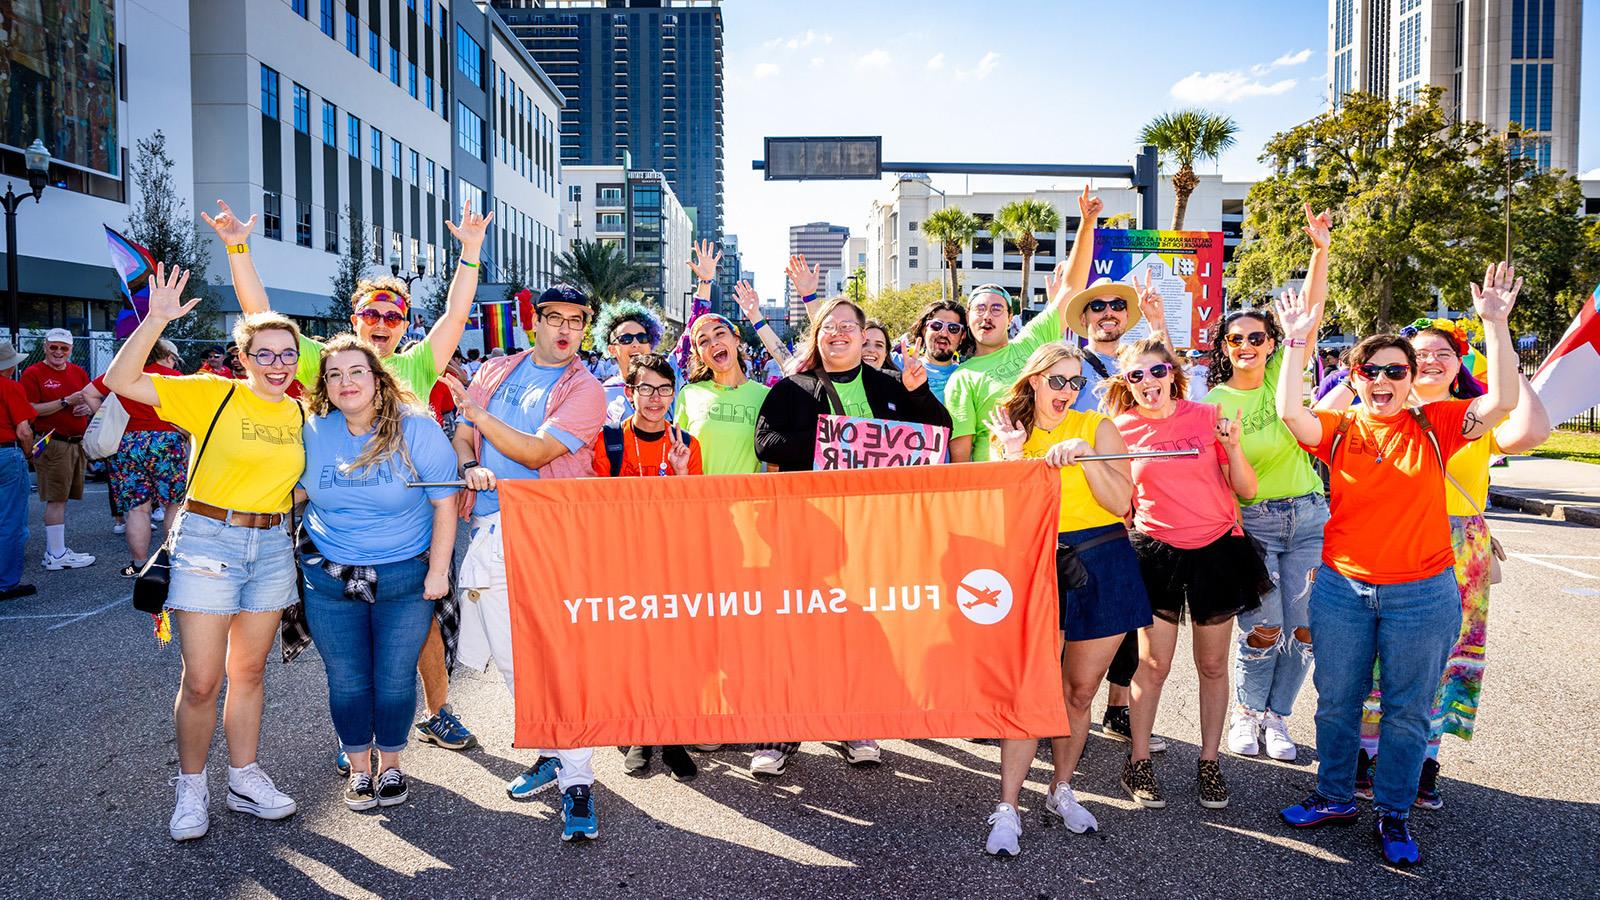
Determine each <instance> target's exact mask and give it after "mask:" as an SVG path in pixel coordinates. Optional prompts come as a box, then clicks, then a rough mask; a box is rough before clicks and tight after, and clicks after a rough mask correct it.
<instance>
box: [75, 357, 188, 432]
mask: <svg viewBox="0 0 1600 900" xmlns="http://www.w3.org/2000/svg"><path fill="white" fill-rule="evenodd" d="M144 371H145V373H146V374H149V375H182V374H183V373H182V372H179V371H178V370H177V369H169V368H167V367H166V366H163V365H160V364H158V363H151V364H150V365H148V366H145V367H144ZM93 384H94V389H95V390H97V391H99V392H100V396H102V397H110V396H111V395H112V394H113V393H115V392H114V391H112V390H111V389H110V388H108V387H106V377H105V376H104V375H101V376H100V377H99V378H96V379H95V380H94V382H93ZM117 396H118V399H120V400H121V401H122V408H123V409H124V410H127V412H128V427H127V428H126V429H124V432H128V431H177V430H178V426H176V425H174V424H172V423H171V422H168V421H167V420H165V419H163V418H161V417H160V416H158V415H156V409H155V407H153V406H151V405H149V404H148V403H140V402H139V401H137V400H129V399H128V398H127V397H123V396H122V395H121V394H118V395H117Z"/></svg>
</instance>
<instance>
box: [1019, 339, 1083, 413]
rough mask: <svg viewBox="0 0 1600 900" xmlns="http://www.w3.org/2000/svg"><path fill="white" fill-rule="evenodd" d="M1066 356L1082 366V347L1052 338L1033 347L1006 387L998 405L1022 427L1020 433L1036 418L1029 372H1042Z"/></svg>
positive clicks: (1040, 373)
mask: <svg viewBox="0 0 1600 900" xmlns="http://www.w3.org/2000/svg"><path fill="white" fill-rule="evenodd" d="M1067 359H1075V360H1077V361H1078V367H1079V368H1080V369H1081V368H1082V367H1083V351H1081V350H1079V349H1078V348H1077V347H1074V346H1073V345H1071V344H1068V343H1066V342H1065V341H1052V342H1050V343H1048V344H1045V345H1044V346H1043V347H1040V348H1039V349H1037V350H1035V351H1033V355H1032V356H1030V357H1028V361H1027V363H1025V364H1024V365H1023V366H1022V372H1021V373H1020V374H1018V375H1017V380H1016V381H1014V382H1012V384H1011V388H1010V390H1008V391H1006V395H1005V397H1004V398H1002V399H1001V400H1000V407H1001V408H1002V409H1004V410H1005V411H1006V415H1008V416H1010V417H1011V421H1012V422H1015V423H1016V424H1017V425H1020V426H1021V427H1022V430H1023V432H1024V433H1027V432H1031V431H1033V423H1034V421H1035V420H1036V419H1037V418H1038V409H1037V402H1038V401H1037V398H1035V397H1034V395H1033V385H1032V383H1031V382H1032V381H1033V376H1035V375H1043V374H1044V373H1046V372H1048V371H1050V370H1051V369H1053V368H1055V367H1056V363H1058V362H1061V361H1062V360H1067Z"/></svg>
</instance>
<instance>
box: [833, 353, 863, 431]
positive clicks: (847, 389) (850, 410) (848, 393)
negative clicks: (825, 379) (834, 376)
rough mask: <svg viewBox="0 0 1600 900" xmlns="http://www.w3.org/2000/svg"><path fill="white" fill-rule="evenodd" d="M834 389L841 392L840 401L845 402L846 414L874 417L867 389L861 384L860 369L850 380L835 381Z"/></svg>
mask: <svg viewBox="0 0 1600 900" xmlns="http://www.w3.org/2000/svg"><path fill="white" fill-rule="evenodd" d="M863 365H865V364H864V363H863ZM833 389H834V390H836V391H838V392H839V402H840V403H843V404H844V414H845V415H847V416H859V417H860V418H863V419H870V418H872V404H870V403H868V402H867V389H866V388H865V387H862V385H861V370H860V369H857V370H856V376H855V377H854V378H852V379H850V380H849V381H835V382H834V383H833Z"/></svg>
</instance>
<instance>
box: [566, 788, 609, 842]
mask: <svg viewBox="0 0 1600 900" xmlns="http://www.w3.org/2000/svg"><path fill="white" fill-rule="evenodd" d="M599 836H600V814H599V811H598V810H596V809H595V805H594V795H593V794H591V793H590V792H589V786H588V785H586V784H575V785H573V786H572V787H569V788H567V789H566V791H565V792H564V793H562V795H561V839H562V840H563V841H592V840H594V839H595V838H597V837H599Z"/></svg>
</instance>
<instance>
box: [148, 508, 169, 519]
mask: <svg viewBox="0 0 1600 900" xmlns="http://www.w3.org/2000/svg"><path fill="white" fill-rule="evenodd" d="M166 517H167V508H166V507H165V506H158V507H156V508H155V512H152V513H151V514H150V521H152V522H159V521H161V520H162V519H165V518H166Z"/></svg>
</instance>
